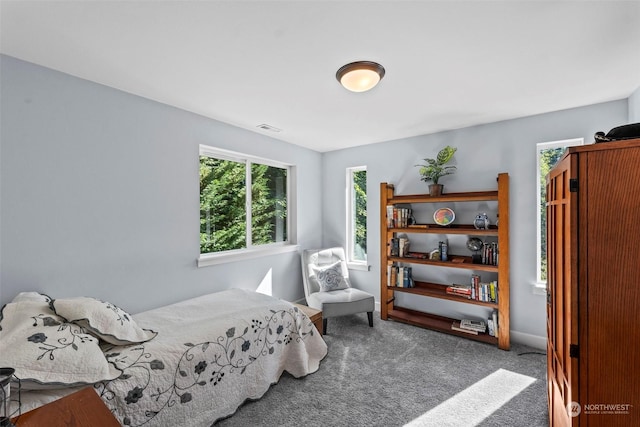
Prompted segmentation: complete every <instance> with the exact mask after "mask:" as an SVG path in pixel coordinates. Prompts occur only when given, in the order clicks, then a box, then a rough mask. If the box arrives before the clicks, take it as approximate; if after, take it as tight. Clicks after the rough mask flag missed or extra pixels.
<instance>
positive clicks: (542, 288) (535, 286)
mask: <svg viewBox="0 0 640 427" xmlns="http://www.w3.org/2000/svg"><path fill="white" fill-rule="evenodd" d="M531 287H532V292H533V294H534V295H547V282H535V283H532V284H531Z"/></svg>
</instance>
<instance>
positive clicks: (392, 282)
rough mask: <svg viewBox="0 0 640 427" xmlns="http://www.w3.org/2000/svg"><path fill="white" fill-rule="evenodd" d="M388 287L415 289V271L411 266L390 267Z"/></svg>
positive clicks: (388, 269) (388, 268)
mask: <svg viewBox="0 0 640 427" xmlns="http://www.w3.org/2000/svg"><path fill="white" fill-rule="evenodd" d="M387 286H388V287H395V288H413V287H414V281H413V269H412V267H409V266H400V265H395V264H393V265H391V264H390V265H388V266H387Z"/></svg>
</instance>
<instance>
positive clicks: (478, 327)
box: [451, 319, 487, 335]
mask: <svg viewBox="0 0 640 427" xmlns="http://www.w3.org/2000/svg"><path fill="white" fill-rule="evenodd" d="M451 329H453V330H454V331H460V332H465V333H468V334H472V335H478V334H484V332H485V331H486V330H487V324H486V323H485V322H484V321H483V320H471V319H462V320H461V321H459V322H458V321H454V322H453V324H452V325H451Z"/></svg>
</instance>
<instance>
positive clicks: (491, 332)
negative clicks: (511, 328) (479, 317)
mask: <svg viewBox="0 0 640 427" xmlns="http://www.w3.org/2000/svg"><path fill="white" fill-rule="evenodd" d="M487 328H488V329H489V335H491V336H492V337H495V336H496V329H495V327H494V326H493V318H492V317H489V318H488V319H487Z"/></svg>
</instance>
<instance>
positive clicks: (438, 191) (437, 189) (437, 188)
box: [429, 184, 444, 197]
mask: <svg viewBox="0 0 640 427" xmlns="http://www.w3.org/2000/svg"><path fill="white" fill-rule="evenodd" d="M443 187H444V186H443V185H442V184H430V185H429V195H430V196H433V197H437V196H441V195H442V188H443Z"/></svg>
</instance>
